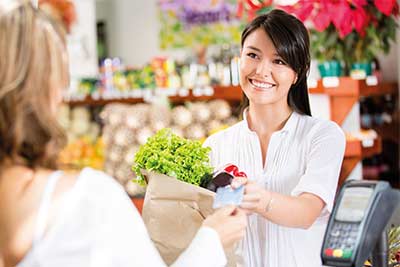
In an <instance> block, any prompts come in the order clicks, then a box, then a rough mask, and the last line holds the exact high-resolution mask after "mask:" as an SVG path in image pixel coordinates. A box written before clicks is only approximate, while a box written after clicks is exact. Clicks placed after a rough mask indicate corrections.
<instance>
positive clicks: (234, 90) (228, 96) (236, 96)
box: [67, 86, 242, 106]
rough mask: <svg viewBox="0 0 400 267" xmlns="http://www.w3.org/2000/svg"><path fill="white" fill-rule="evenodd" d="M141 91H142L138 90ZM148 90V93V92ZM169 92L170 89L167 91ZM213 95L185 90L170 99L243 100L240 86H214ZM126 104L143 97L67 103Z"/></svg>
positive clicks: (150, 91) (149, 90) (173, 101)
mask: <svg viewBox="0 0 400 267" xmlns="http://www.w3.org/2000/svg"><path fill="white" fill-rule="evenodd" d="M136 90H141V89H136ZM146 90H147V91H146ZM163 90H164V89H158V90H156V89H144V90H143V91H141V92H140V93H142V94H144V93H149V94H150V95H151V94H154V95H156V94H158V93H159V94H162V93H163V92H162V91H163ZM165 90H168V89H165ZM212 90H213V94H212V95H206V94H205V92H203V93H202V95H200V96H199V95H195V93H194V91H193V90H185V91H186V92H187V95H185V96H180V95H179V92H178V91H177V92H176V94H175V95H173V96H169V97H168V98H169V99H170V101H171V102H172V103H183V102H186V101H208V100H213V99H225V100H227V101H229V102H240V101H241V100H242V90H241V88H240V87H239V86H214V87H213V88H212ZM116 102H117V103H126V104H136V103H143V102H144V98H143V97H126V98H112V99H93V98H91V97H90V96H87V97H86V98H85V99H83V100H71V101H67V103H68V104H69V105H71V106H79V105H87V106H103V105H106V104H109V103H116Z"/></svg>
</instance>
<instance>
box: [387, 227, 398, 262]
mask: <svg viewBox="0 0 400 267" xmlns="http://www.w3.org/2000/svg"><path fill="white" fill-rule="evenodd" d="M388 243H389V264H394V263H396V262H397V261H396V254H397V253H399V252H400V226H397V227H392V228H391V229H390V230H389V234H388Z"/></svg>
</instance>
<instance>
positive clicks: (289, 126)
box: [243, 107, 301, 133]
mask: <svg viewBox="0 0 400 267" xmlns="http://www.w3.org/2000/svg"><path fill="white" fill-rule="evenodd" d="M248 109H249V108H248V107H247V108H245V109H244V111H243V122H244V124H245V128H246V130H247V131H248V132H249V133H255V132H254V131H253V130H251V129H250V126H249V122H248V120H247V115H248ZM300 116H301V115H300V114H299V113H297V112H296V111H293V112H292V114H290V117H289V119H288V120H287V121H286V123H285V125H284V126H283V128H282V129H280V130H278V131H276V133H290V132H293V131H294V130H295V129H296V125H297V121H298V120H299V118H300Z"/></svg>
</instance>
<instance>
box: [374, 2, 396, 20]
mask: <svg viewBox="0 0 400 267" xmlns="http://www.w3.org/2000/svg"><path fill="white" fill-rule="evenodd" d="M374 4H375V6H376V8H377V9H378V10H379V11H380V12H382V13H383V14H385V15H386V16H390V14H392V11H393V9H394V7H395V5H396V0H384V1H383V0H374Z"/></svg>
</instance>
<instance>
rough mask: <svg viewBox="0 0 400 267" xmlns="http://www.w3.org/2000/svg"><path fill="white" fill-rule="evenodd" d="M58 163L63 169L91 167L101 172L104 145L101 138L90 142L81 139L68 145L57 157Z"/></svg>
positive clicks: (88, 139) (86, 139)
mask: <svg viewBox="0 0 400 267" xmlns="http://www.w3.org/2000/svg"><path fill="white" fill-rule="evenodd" d="M59 162H60V164H61V167H62V168H64V169H75V170H80V169H82V168H84V167H91V168H94V169H98V170H103V166H104V145H103V142H102V140H101V138H98V139H96V140H91V139H90V138H87V137H82V138H79V139H76V140H74V141H73V142H70V143H68V144H67V146H66V147H65V148H64V149H63V150H62V151H61V153H60V155H59Z"/></svg>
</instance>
